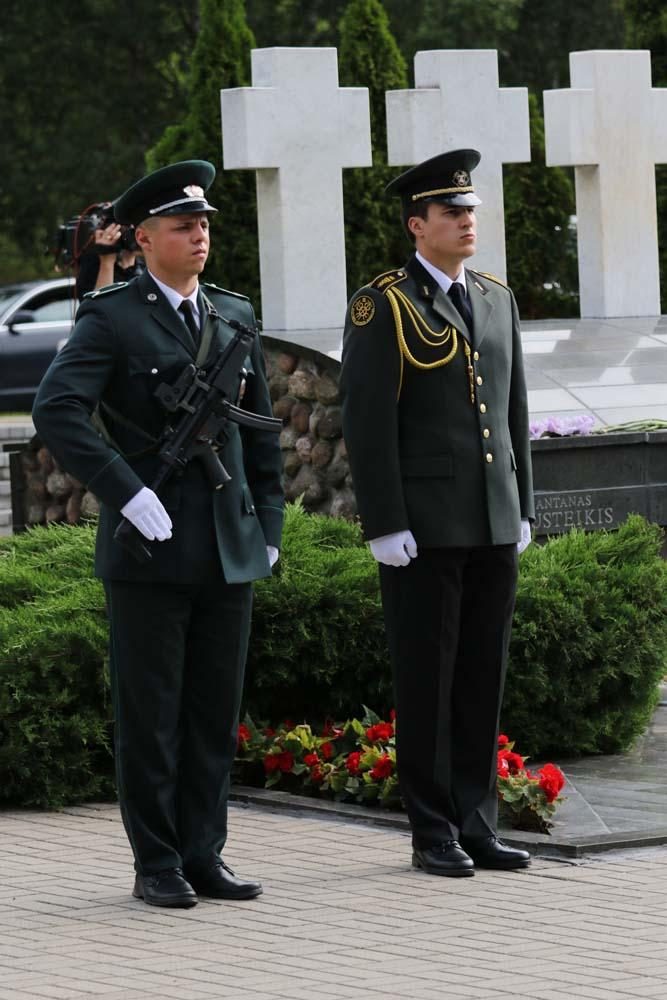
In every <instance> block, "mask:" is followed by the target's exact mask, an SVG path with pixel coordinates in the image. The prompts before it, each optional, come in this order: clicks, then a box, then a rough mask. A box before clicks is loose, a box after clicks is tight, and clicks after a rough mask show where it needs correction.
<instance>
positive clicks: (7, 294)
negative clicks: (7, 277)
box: [0, 285, 25, 312]
mask: <svg viewBox="0 0 667 1000" xmlns="http://www.w3.org/2000/svg"><path fill="white" fill-rule="evenodd" d="M24 291H25V288H22V287H21V286H20V285H16V286H13V285H6V286H5V287H4V288H0V312H4V311H5V309H6V308H7V306H9V305H10V304H11V303H12V301H13V300H14V299H17V298H18V297H19V295H21V294H23V292H24Z"/></svg>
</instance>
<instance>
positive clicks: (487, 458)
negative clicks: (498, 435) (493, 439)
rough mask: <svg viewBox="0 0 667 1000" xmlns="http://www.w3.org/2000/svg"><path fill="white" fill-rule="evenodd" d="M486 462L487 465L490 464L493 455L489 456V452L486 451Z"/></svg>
mask: <svg viewBox="0 0 667 1000" xmlns="http://www.w3.org/2000/svg"><path fill="white" fill-rule="evenodd" d="M486 460H487V462H489V463H491V462H492V461H493V455H492V454H491V452H490V451H487V453H486Z"/></svg>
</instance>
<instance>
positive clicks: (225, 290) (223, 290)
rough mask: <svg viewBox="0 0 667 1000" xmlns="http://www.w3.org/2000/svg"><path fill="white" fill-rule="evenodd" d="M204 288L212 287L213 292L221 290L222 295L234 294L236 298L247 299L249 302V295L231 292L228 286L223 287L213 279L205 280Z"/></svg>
mask: <svg viewBox="0 0 667 1000" xmlns="http://www.w3.org/2000/svg"><path fill="white" fill-rule="evenodd" d="M201 287H202V288H210V289H211V291H212V292H220V293H221V294H222V295H233V296H234V298H235V299H245V301H246V302H248V301H249V300H248V296H247V295H242V294H241V292H230V290H229V289H228V288H221V287H220V285H214V284H213V283H212V282H211V281H204V282H202V285H201Z"/></svg>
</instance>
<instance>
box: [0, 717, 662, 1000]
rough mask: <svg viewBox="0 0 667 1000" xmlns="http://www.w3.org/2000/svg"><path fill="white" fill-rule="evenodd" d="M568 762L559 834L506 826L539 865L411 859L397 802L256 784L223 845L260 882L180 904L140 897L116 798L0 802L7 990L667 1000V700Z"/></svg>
mask: <svg viewBox="0 0 667 1000" xmlns="http://www.w3.org/2000/svg"><path fill="white" fill-rule="evenodd" d="M564 766H565V768H566V773H567V775H568V786H567V788H566V790H565V791H566V794H567V801H566V803H565V805H564V806H563V807H561V810H560V812H559V818H558V821H557V823H556V825H555V826H554V830H553V834H552V837H551V838H544V837H542V838H541V839H540V838H536V837H532V841H531V836H532V835H530V834H521V833H518V832H516V831H508V836H507V839H509V840H512V841H514V842H524V843H526V842H529V846H531V849H532V851H533V864H532V866H531V867H530V868H529V869H527V870H524V871H521V872H488V871H477V872H476V874H475V877H474V878H472V879H446V878H445V879H442V878H434V877H432V876H428V875H425V874H424V873H423V872H418V871H415V870H413V869H412V867H411V865H410V854H411V852H410V834H409V830H408V827H407V822H406V819H405V816H403V815H400V814H399V815H396V814H391V813H382V812H380V811H368V810H367V811H360V810H359V809H357V808H356V807H353V806H348V807H347V809H345V808H341V807H339V806H337V805H335V804H332V803H319V802H317V801H314V802H312V803H311V802H308V801H304V800H300V799H297V798H295V797H294V796H288V795H286V794H285V793H283V794H282V795H281V794H280V793H278V794H277V795H276V793H273V797H271V796H270V795H269V793H262V792H255V793H254V796H255V797H254V799H253V801H252V802H251V803H250V804H248V805H245V806H243V805H241V804H240V803H239V802H235V803H233V804H232V806H231V810H230V814H231V815H230V831H231V832H230V840H229V844H228V849H227V850H226V852H225V858H226V860H227V861H228V863H229V864H231V865H232V866H233V867H234V868H235V869H236V870H237V871H239V873H242V874H247V875H248V876H252V877H259V878H261V880H262V882H263V883H264V887H265V894H264V895H263V896H262V897H261V898H259V899H257V900H252V901H250V902H245V903H219V902H214V901H208V900H201V901H200V903H199V905H198V906H196V907H195V908H194V909H192V910H187V911H173V910H158V909H155V908H151V907H148V906H146V905H145V904H144V903H142V902H140V901H138V900H134V899H132V897H131V895H130V890H131V886H132V870H131V860H130V851H129V847H128V845H127V841H126V838H125V833H124V830H123V827H122V823H121V821H120V816H119V812H118V809H117V807H116V806H115V805H113V804H98V805H89V806H81V807H77V808H70V809H66V810H64V811H63V812H60V813H39V812H32V811H27V810H17V811H8V812H4V813H0V856H1V857H2V859H3V879H2V892H1V893H0V1000H42V998H53V1000H58V998H60V1000H84V998H93V997H94V998H96V1000H125V998H128V1000H135V998H137V1000H138V998H146V1000H150V998H157V997H159V998H174V1000H203V998H209V997H220V998H226V997H234V998H237V997H243V998H244V1000H288V998H289V1000H299V998H304V1000H305V998H311V997H317V998H318V1000H320V998H322V1000H328V998H331V1000H340V998H353V1000H373V998H378V1000H439V998H441V997H442V998H447V1000H467V998H470V1000H473V998H476V1000H578V998H582V1000H638V998H640V997H642V998H659V1000H665V997H667V924H666V923H665V919H664V900H665V895H666V894H667V815H666V803H667V704H665V705H662V706H661V707H660V708H659V709H658V710H657V712H656V713H655V716H654V719H653V723H652V726H651V728H650V730H649V732H648V733H647V734H646V736H645V738H644V739H643V740H642V741H641V743H640V744H639V745H638V747H637V748H636V749H635V750H633V751H632V752H631V753H629V754H625V755H620V756H617V757H613V758H611V757H610V758H604V757H599V758H587V759H584V760H580V761H571V762H569V763H567V762H566V763H565V765H564ZM236 794H237V795H241V796H243V794H244V793H243V792H239V791H238V790H237V793H236ZM267 796H268V797H267ZM353 817H354V821H352V819H353ZM379 824H384V826H381V825H379ZM660 829H661V830H662V845H664V846H643V848H641V849H640V848H635V849H632V850H629V849H625V850H618V849H617V850H611V849H610V848H613V847H614V846H618V845H619V844H623V843H632V838H633V837H635V836H636V837H637V838H638V839H637V841H636V842H637V843H642V844H644V845H655V844H657V843H659V837H658V833H659V831H660ZM549 840H551V841H552V843H551V844H549V843H548V841H549ZM601 850H605V853H604V854H600V853H597V852H599V851H601ZM575 854H576V855H578V856H576V857H575V856H574V855H575Z"/></svg>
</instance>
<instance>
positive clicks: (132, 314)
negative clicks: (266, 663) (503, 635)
mask: <svg viewBox="0 0 667 1000" xmlns="http://www.w3.org/2000/svg"><path fill="white" fill-rule="evenodd" d="M214 176H215V168H214V167H213V166H212V164H210V163H207V162H205V161H202V160H190V161H186V162H182V163H176V164H173V165H171V166H168V167H164V168H163V169H161V170H158V171H156V172H154V173H152V174H150V175H148V176H147V177H144V178H143V179H142V180H140V181H138V182H137V183H136V184H135V185H133V186H132V187H131V188H130V189H129V190H128V191H126V192H125V194H124V195H122V196H121V197H120V198H119V199H118V201H117V202H116V204H115V215H116V219H117V221H118V222H119V223H122V224H131V225H134V226H136V238H137V242H138V243H139V245H140V248H141V252H142V254H143V255H144V257H145V260H146V265H147V270H146V272H145V273H144V274H142V275H141V276H140V277H138V278H135V279H134V280H132V281H130V282H127V283H121V284H117V285H111V286H108V287H107V288H104V289H100V290H98V291H96V292H93V293H91V294H90V295H88V296H87V297H86V298H85V299H84V301H83V303H82V305H81V307H80V309H79V312H78V315H77V320H76V324H75V328H74V331H73V334H72V336H71V338H70V340H69V341H68V343H67V345H66V346H65V347H64V348H63V350H62V351H61V352H60V354H59V355H58V356H57V358H56V359H55V361H54V362H53V364H52V365H51V367H50V369H49V371H48V372H47V373H46V375H45V377H44V380H43V382H42V384H41V386H40V389H39V392H38V395H37V399H36V401H35V407H34V414H33V416H34V421H35V426H36V428H37V430H38V433H39V434H40V436H41V438H42V439H43V441H44V442H45V443H46V445H47V446H48V447H49V448H50V450H51V451H52V453H53V455H54V456H55V457H56V459H57V460H58V462H59V463H60V464H61V465H62V467H63V468H64V469H66V470H67V471H68V472H70V473H71V474H72V475H73V476H75V477H76V478H77V479H78V480H80V481H81V482H82V483H85V484H86V486H87V487H88V489H90V490H91V491H92V492H93V493H94V494H95V496H96V497H98V499H99V500H100V502H101V512H100V519H99V526H98V532H97V548H96V573H97V575H98V576H100V577H101V578H102V579H103V581H104V585H105V590H106V595H107V605H108V609H109V617H110V633H111V654H110V662H111V683H112V693H113V701H114V709H115V752H116V771H117V781H118V794H119V799H120V804H121V811H122V816H123V821H124V824H125V829H126V831H127V835H128V838H129V841H130V844H131V846H132V850H133V852H134V857H135V869H136V880H135V886H134V895H135V896H136V897H138V898H143V899H144V900H145V901H146V902H147V903H151V904H153V905H157V906H170V907H188V906H193V905H195V904H196V902H197V897H198V895H202V896H207V897H212V898H220V899H248V898H252V897H254V896H257V895H259V894H260V893H261V891H262V887H261V885H260V883H258V882H253V881H245V880H243V879H241V878H238V877H237V876H235V875H234V873H233V872H232V871H231V869H229V868H228V867H227V866H226V865H225V863H224V862H223V861H222V858H221V856H220V852H221V850H222V848H223V846H224V844H225V839H226V835H227V796H228V789H229V776H230V769H231V765H232V761H233V758H234V753H235V749H236V733H237V728H238V713H239V706H240V700H241V692H242V684H243V674H244V667H245V659H246V650H247V644H248V636H249V631H250V613H251V603H252V581H253V580H255V579H258V578H261V577H268V576H270V575H271V565H272V564H273V562H275V560H276V559H277V558H278V549H279V546H280V536H281V529H282V517H283V511H282V507H283V494H282V489H281V459H280V450H279V446H278V441H277V437H276V435H274V434H271V433H269V432H264V431H262V432H259V431H254V430H247V429H245V428H243V429H240V428H239V427H238V425H236V424H230V425H229V434H228V436H227V440H226V442H225V443H224V445H223V447H222V448H221V451H220V458H221V460H222V462H223V464H224V466H225V467H226V469H227V471H228V472H229V474H230V475H231V481H230V482H228V483H227V484H226V485H225V487H224V488H223V489H221V490H217V491H216V490H214V489H213V488H212V486H211V484H210V482H209V480H208V478H207V476H206V474H205V471H204V469H203V466H202V464H201V463H200V462H199V461H198V460H193V461H191V462H190V463H188V465H187V466H186V468H185V469H184V470H182V471H181V472H178V473H176V474H174V475H173V476H172V477H171V478H170V479H169V481H168V482H167V483H166V484H165V486H164V490H163V491H161V493H160V496H159V497H158V496H157V495H156V494H155V493H154V492H153V491H152V490H151V489H150V488H149V486H148V485H147V484H149V483H151V482H152V481H153V479H154V476H155V473H156V471H157V459H156V448H155V443H156V440H157V438H158V437H159V435H160V433H161V431H162V429H163V427H164V424H165V416H166V415H165V410H164V409H163V407H162V405H161V404H160V402H159V401H158V400H157V399H156V397H155V395H154V392H155V389H156V388H157V386H158V385H159V384H160V383H172V382H173V381H174V380H175V379H176V377H177V376H178V375H179V374H180V373H181V372H182V371H183V369H184V368H185V367H186V366H187V365H188V364H192V363H193V362H196V363H197V364H199V365H204V366H205V365H206V362H207V359H208V360H209V361H210V360H211V359H212V358H213V357H215V356H216V355H217V353H218V352H219V351H220V349H221V348H222V347H224V346H225V344H226V343H228V342H229V340H230V339H231V337H232V336H233V330H232V329H231V328H230V326H229V324H228V321H229V320H232V319H236V320H240V321H242V322H243V323H245V324H248V325H254V323H255V319H254V314H253V310H252V306H251V305H250V302H249V301H248V299H247V298H246V297H245V296H244V295H238V294H236V293H234V292H229V291H226V290H225V289H222V288H217V287H216V286H215V285H208V284H200V283H199V280H198V279H199V275H200V274H201V272H202V271H203V269H204V266H205V264H206V259H207V256H208V250H209V214H210V213H211V212H215V211H216V209H215V208H213V207H212V206H211V205H209V204H208V202H207V200H206V194H205V192H206V191H207V190H208V188H209V187H210V185H211V183H212V181H213V178H214ZM244 367H245V369H246V370H247V374H246V375H245V379H244V389H245V394H244V396H243V403H242V405H243V406H244V407H245V408H247V409H248V410H250V411H253V412H255V413H258V414H263V415H270V414H271V403H270V399H269V392H268V386H267V381H266V374H265V368H264V361H263V357H262V352H261V347H260V346H259V344H258V343H257V341H256V342H255V345H254V347H253V348H252V350H251V352H250V354H249V356H248V357H247V359H246V361H245V364H244ZM240 391H241V379H240ZM93 413H95V416H96V419H95V421H94V422H91V415H92V414H93ZM97 417H99V418H101V425H102V426H103V433H102V434H100V433H98V430H97V429H96V427H99V426H100V421H99V420H98V419H97ZM122 516H124V517H125V518H127V519H128V520H129V521H130V522H131V524H132V525H134V526H135V527H136V528H137V529H138V531H139V532H141V534H142V535H143V536H144V537H145V538H146V539H147V540H150V541H151V542H153V544H152V545H150V548H151V549H152V559H151V560H150V561H149V562H147V563H145V564H141V563H139V562H137V561H136V560H135V558H134V557H133V556H132V555H131V554H129V553H128V552H127V551H126V550H125V549H124V548H122V547H121V546H120V545H118V543H117V542H115V541H114V537H113V536H114V531H115V529H116V527H117V525H118V524H119V521H120V519H121V517H122Z"/></svg>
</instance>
